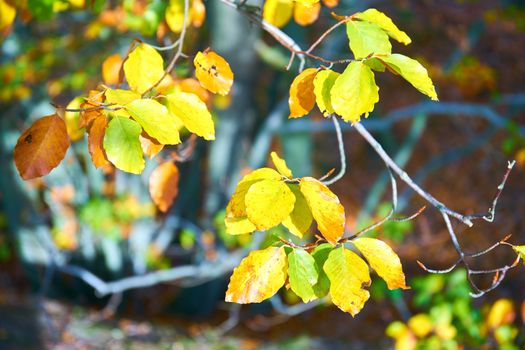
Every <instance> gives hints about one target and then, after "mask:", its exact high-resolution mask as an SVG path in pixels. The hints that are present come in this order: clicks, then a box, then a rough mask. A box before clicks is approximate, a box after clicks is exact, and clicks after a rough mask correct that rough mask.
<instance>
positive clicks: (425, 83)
mask: <svg viewBox="0 0 525 350" xmlns="http://www.w3.org/2000/svg"><path fill="white" fill-rule="evenodd" d="M378 59H379V60H381V61H383V62H385V63H386V64H387V66H388V68H390V69H391V70H393V71H394V72H395V73H397V74H399V75H401V76H402V77H403V78H404V79H405V80H406V81H408V82H409V83H410V84H412V86H413V87H415V88H416V89H418V90H419V92H421V93H423V94H425V95H427V96H428V97H430V98H431V99H432V100H433V101H437V100H438V97H437V94H436V90H435V88H434V84H433V83H432V79H430V77H429V76H428V72H427V70H426V69H425V67H423V65H422V64H421V63H419V62H418V61H416V60H414V59H412V58H410V57H407V56H404V55H401V54H398V53H395V54H392V55H388V56H384V57H378Z"/></svg>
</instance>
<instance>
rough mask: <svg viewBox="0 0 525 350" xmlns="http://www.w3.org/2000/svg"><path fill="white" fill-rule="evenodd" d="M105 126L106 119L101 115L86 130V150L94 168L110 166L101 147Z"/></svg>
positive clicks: (106, 123)
mask: <svg viewBox="0 0 525 350" xmlns="http://www.w3.org/2000/svg"><path fill="white" fill-rule="evenodd" d="M107 126H108V121H107V118H106V117H105V116H103V115H102V116H100V117H98V118H96V119H95V120H94V121H93V122H92V123H91V126H90V127H89V128H88V149H89V154H91V160H92V162H93V165H94V166H95V167H96V168H101V167H105V166H107V165H109V164H110V163H109V160H108V158H107V156H106V151H104V147H103V144H104V135H105V134H106V127H107Z"/></svg>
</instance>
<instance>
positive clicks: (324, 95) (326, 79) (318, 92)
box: [314, 69, 340, 117]
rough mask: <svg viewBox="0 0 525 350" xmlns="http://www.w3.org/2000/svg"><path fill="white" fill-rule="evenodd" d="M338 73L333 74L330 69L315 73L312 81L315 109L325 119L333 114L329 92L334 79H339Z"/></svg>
mask: <svg viewBox="0 0 525 350" xmlns="http://www.w3.org/2000/svg"><path fill="white" fill-rule="evenodd" d="M339 75H340V74H339V73H337V72H334V71H333V70H330V69H325V70H322V71H320V72H319V73H317V75H316V76H315V79H314V94H315V102H316V103H317V107H319V110H320V111H321V112H322V113H323V115H324V116H325V117H328V116H330V114H332V113H334V107H332V97H331V95H330V90H332V87H333V86H334V83H335V81H336V79H337V78H338V77H339Z"/></svg>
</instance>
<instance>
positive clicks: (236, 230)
mask: <svg viewBox="0 0 525 350" xmlns="http://www.w3.org/2000/svg"><path fill="white" fill-rule="evenodd" d="M224 224H225V225H226V232H228V233H229V234H230V235H244V234H247V233H252V232H253V231H255V230H256V229H257V228H256V227H255V225H254V224H252V222H251V221H250V220H248V218H247V217H246V216H244V217H235V216H234V215H233V213H232V212H231V211H229V212H228V213H227V214H226V217H225V218H224Z"/></svg>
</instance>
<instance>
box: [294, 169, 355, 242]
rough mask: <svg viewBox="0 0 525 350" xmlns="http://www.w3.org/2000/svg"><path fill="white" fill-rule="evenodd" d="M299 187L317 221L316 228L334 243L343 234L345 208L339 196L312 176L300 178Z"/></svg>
mask: <svg viewBox="0 0 525 350" xmlns="http://www.w3.org/2000/svg"><path fill="white" fill-rule="evenodd" d="M299 188H300V190H301V193H302V194H303V195H304V197H305V198H306V202H307V203H308V206H309V207H310V210H311V211H312V216H313V217H314V219H315V221H316V222H317V228H318V229H319V231H320V232H321V234H322V235H323V237H324V238H326V240H327V241H328V242H330V243H332V244H336V243H337V241H339V239H340V238H341V237H342V236H343V234H344V226H345V209H344V208H343V206H342V205H341V203H340V202H339V198H337V196H336V195H335V194H334V193H333V192H332V191H330V189H329V188H328V187H326V185H324V184H323V183H322V182H320V181H319V180H317V179H314V178H312V177H304V178H302V179H301V181H300V182H299Z"/></svg>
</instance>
